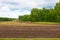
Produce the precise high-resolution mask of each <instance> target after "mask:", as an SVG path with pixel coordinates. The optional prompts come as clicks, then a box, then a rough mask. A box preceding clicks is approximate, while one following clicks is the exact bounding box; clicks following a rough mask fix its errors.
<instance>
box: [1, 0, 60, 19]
mask: <svg viewBox="0 0 60 40" xmlns="http://www.w3.org/2000/svg"><path fill="white" fill-rule="evenodd" d="M58 1H59V0H0V17H9V18H10V17H11V18H18V16H19V15H25V14H27V15H29V14H30V11H31V9H32V8H43V7H46V8H52V7H54V6H55V4H56V3H57V2H58Z"/></svg>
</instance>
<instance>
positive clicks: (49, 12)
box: [19, 3, 60, 22]
mask: <svg viewBox="0 0 60 40" xmlns="http://www.w3.org/2000/svg"><path fill="white" fill-rule="evenodd" d="M19 20H21V21H31V22H60V3H57V4H56V6H55V7H54V8H50V9H46V8H43V9H38V8H33V9H32V10H31V14H30V15H24V16H19Z"/></svg>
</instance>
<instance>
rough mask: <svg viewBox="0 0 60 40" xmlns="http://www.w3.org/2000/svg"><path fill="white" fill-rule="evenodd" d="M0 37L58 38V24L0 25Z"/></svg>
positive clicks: (59, 36)
mask: <svg viewBox="0 0 60 40" xmlns="http://www.w3.org/2000/svg"><path fill="white" fill-rule="evenodd" d="M0 38H60V25H48V26H47V25H45V26H44V25H41V26H15V25H0Z"/></svg>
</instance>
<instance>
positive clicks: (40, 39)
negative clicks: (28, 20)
mask: <svg viewBox="0 0 60 40" xmlns="http://www.w3.org/2000/svg"><path fill="white" fill-rule="evenodd" d="M0 40H60V38H0Z"/></svg>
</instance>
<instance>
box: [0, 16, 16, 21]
mask: <svg viewBox="0 0 60 40" xmlns="http://www.w3.org/2000/svg"><path fill="white" fill-rule="evenodd" d="M13 20H15V18H6V17H0V21H13Z"/></svg>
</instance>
